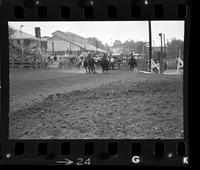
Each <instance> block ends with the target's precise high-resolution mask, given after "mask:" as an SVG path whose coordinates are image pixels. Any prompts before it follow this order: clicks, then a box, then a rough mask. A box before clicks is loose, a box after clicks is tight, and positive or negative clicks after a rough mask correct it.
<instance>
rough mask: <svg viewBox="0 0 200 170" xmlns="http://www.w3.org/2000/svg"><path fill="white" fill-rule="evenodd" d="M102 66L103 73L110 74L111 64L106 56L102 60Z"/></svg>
mask: <svg viewBox="0 0 200 170" xmlns="http://www.w3.org/2000/svg"><path fill="white" fill-rule="evenodd" d="M100 66H101V69H102V73H107V74H108V70H109V66H110V63H109V61H108V60H107V59H106V56H104V57H103V58H102V60H101V61H100Z"/></svg>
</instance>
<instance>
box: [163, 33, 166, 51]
mask: <svg viewBox="0 0 200 170" xmlns="http://www.w3.org/2000/svg"><path fill="white" fill-rule="evenodd" d="M163 44H164V54H166V46H165V34H163Z"/></svg>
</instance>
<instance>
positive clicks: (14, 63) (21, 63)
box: [9, 59, 48, 69]
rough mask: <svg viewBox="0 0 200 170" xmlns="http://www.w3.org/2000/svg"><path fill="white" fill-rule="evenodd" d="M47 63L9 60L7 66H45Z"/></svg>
mask: <svg viewBox="0 0 200 170" xmlns="http://www.w3.org/2000/svg"><path fill="white" fill-rule="evenodd" d="M47 65H48V64H47V63H46V62H43V61H40V60H38V61H35V62H32V61H28V60H19V59H18V60H16V59H14V60H10V61H9V67H10V68H36V69H38V68H47Z"/></svg>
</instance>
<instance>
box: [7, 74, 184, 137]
mask: <svg viewBox="0 0 200 170" xmlns="http://www.w3.org/2000/svg"><path fill="white" fill-rule="evenodd" d="M9 137H10V139H108V138H109V139H111V138H112V139H155V138H161V139H172V138H176V139H177V138H183V76H182V75H160V74H144V73H134V72H130V71H126V70H124V71H123V70H115V71H111V72H110V73H109V74H108V75H105V74H100V73H98V74H94V75H89V74H85V73H83V72H82V71H80V72H76V73H72V72H71V73H70V72H64V71H58V70H26V71H24V70H11V71H10V113H9Z"/></svg>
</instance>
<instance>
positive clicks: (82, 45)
mask: <svg viewBox="0 0 200 170" xmlns="http://www.w3.org/2000/svg"><path fill="white" fill-rule="evenodd" d="M47 51H51V52H53V53H56V54H60V55H64V54H66V53H69V52H71V53H73V54H75V55H76V54H78V55H79V54H80V53H82V52H83V51H90V52H92V51H98V52H105V51H104V50H102V49H99V48H96V47H95V46H93V45H91V44H88V41H87V39H85V38H83V37H81V36H79V35H76V34H73V33H70V32H66V33H65V32H62V31H60V30H57V31H55V32H53V33H52V37H51V38H49V39H48V40H47Z"/></svg>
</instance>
